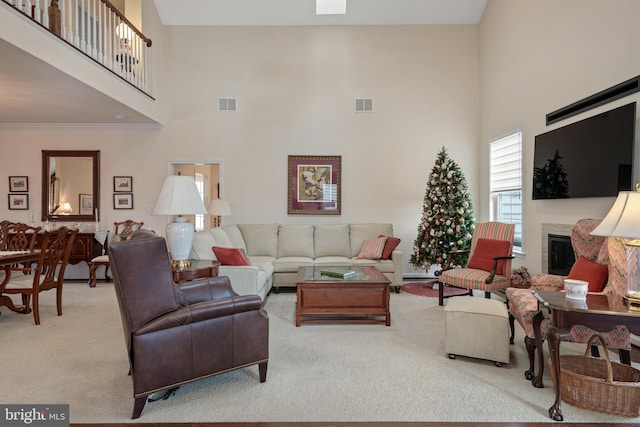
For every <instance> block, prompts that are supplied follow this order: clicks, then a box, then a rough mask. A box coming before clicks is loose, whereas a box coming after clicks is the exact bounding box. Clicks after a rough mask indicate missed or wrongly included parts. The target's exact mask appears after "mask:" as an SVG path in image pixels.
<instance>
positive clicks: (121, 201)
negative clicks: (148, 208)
mask: <svg viewBox="0 0 640 427" xmlns="http://www.w3.org/2000/svg"><path fill="white" fill-rule="evenodd" d="M113 209H133V194H131V193H129V194H114V195H113Z"/></svg>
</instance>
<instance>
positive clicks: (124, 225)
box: [113, 219, 144, 235]
mask: <svg viewBox="0 0 640 427" xmlns="http://www.w3.org/2000/svg"><path fill="white" fill-rule="evenodd" d="M113 225H114V227H115V234H116V235H118V234H123V235H127V234H131V233H133V232H134V231H136V230H139V229H141V228H142V226H143V225H144V222H142V221H140V222H136V221H133V220H130V219H128V220H126V221H122V222H114V223H113Z"/></svg>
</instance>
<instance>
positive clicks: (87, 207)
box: [78, 193, 93, 215]
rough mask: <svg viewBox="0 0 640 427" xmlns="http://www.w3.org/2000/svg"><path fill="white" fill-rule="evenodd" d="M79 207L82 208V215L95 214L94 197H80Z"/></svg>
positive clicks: (85, 195)
mask: <svg viewBox="0 0 640 427" xmlns="http://www.w3.org/2000/svg"><path fill="white" fill-rule="evenodd" d="M78 206H80V215H92V214H93V196H92V195H91V194H82V193H80V195H79V200H78Z"/></svg>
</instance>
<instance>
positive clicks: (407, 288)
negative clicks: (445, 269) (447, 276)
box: [400, 280, 469, 298]
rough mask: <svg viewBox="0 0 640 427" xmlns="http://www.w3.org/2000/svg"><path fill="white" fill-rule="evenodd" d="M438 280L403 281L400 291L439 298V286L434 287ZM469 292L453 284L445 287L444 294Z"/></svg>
mask: <svg viewBox="0 0 640 427" xmlns="http://www.w3.org/2000/svg"><path fill="white" fill-rule="evenodd" d="M436 283H437V282H436V281H435V280H433V281H427V282H409V283H403V284H402V286H401V287H400V292H404V293H407V294H411V295H419V296H421V297H428V298H438V288H436V289H433V285H435V284H436ZM468 293H469V291H468V290H466V289H460V288H454V287H452V286H445V287H444V296H445V298H446V297H453V296H456V295H467V294H468Z"/></svg>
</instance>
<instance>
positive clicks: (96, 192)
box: [42, 150, 100, 221]
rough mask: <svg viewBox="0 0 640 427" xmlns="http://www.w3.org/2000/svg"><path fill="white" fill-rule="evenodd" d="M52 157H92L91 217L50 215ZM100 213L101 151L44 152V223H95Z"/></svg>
mask: <svg viewBox="0 0 640 427" xmlns="http://www.w3.org/2000/svg"><path fill="white" fill-rule="evenodd" d="M52 157H90V158H91V159H92V162H93V185H92V187H93V208H94V210H93V212H92V213H91V215H53V214H50V213H49V197H50V195H49V175H50V173H49V164H50V159H51V158H52ZM96 209H97V210H98V212H100V151H83V150H42V221H49V220H54V221H55V220H64V221H95V220H96V214H95V212H96Z"/></svg>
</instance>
